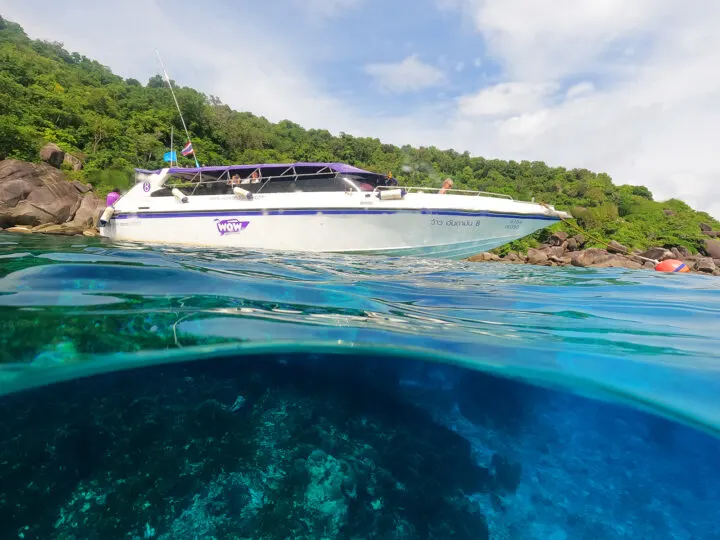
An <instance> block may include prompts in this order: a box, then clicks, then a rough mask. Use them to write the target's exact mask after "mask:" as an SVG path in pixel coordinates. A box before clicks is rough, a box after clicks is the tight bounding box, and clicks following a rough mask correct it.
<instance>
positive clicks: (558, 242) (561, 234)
mask: <svg viewBox="0 0 720 540" xmlns="http://www.w3.org/2000/svg"><path fill="white" fill-rule="evenodd" d="M567 239H568V233H566V232H565V231H557V232H555V233H553V234H552V235H551V236H550V238H549V240H548V244H550V245H551V246H562V245H563V243H564V242H565V241H566V240H567Z"/></svg>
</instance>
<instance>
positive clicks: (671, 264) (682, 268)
mask: <svg viewBox="0 0 720 540" xmlns="http://www.w3.org/2000/svg"><path fill="white" fill-rule="evenodd" d="M655 270H657V271H658V272H681V273H682V272H689V271H690V269H689V268H688V266H687V264H685V263H684V262H682V261H678V260H677V259H666V260H664V261H660V262H659V263H658V264H657V265H656V266H655Z"/></svg>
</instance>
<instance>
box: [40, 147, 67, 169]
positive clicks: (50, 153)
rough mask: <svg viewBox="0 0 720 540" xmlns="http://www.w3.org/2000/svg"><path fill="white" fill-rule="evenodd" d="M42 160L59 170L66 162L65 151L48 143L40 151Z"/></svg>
mask: <svg viewBox="0 0 720 540" xmlns="http://www.w3.org/2000/svg"><path fill="white" fill-rule="evenodd" d="M40 159H42V160H43V161H45V162H46V163H48V164H50V165H52V166H53V167H57V168H59V167H60V165H62V164H63V161H65V151H64V150H63V149H62V148H60V147H59V146H58V145H57V144H55V143H47V144H46V145H45V146H43V147H42V150H40Z"/></svg>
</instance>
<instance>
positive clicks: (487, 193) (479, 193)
mask: <svg viewBox="0 0 720 540" xmlns="http://www.w3.org/2000/svg"><path fill="white" fill-rule="evenodd" d="M385 189H404V190H405V191H406V192H407V193H412V192H413V191H421V192H435V193H437V192H439V191H440V190H441V189H442V188H439V187H437V188H436V187H420V186H377V187H376V188H375V189H374V191H380V190H385ZM443 193H444V194H450V195H453V194H455V195H475V196H477V197H500V198H502V199H509V200H511V201H513V200H515V199H513V198H512V196H510V195H508V194H506V193H494V192H492V191H475V190H473V189H452V188H450V189H446V190H445V191H443Z"/></svg>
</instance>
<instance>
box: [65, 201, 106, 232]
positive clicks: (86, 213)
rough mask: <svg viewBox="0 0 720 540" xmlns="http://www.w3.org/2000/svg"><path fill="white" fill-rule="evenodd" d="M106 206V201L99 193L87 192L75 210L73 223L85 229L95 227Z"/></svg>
mask: <svg viewBox="0 0 720 540" xmlns="http://www.w3.org/2000/svg"><path fill="white" fill-rule="evenodd" d="M104 208H105V203H104V202H103V201H102V200H101V199H99V198H98V196H97V195H95V194H94V193H92V192H90V193H86V194H85V196H84V197H83V198H82V201H81V202H80V206H79V207H78V209H77V211H76V212H75V217H74V218H73V220H72V224H73V225H74V226H76V227H81V228H83V229H87V228H88V227H93V226H94V225H95V224H96V223H97V220H98V217H99V215H100V213H101V212H102V211H103V209H104Z"/></svg>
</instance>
